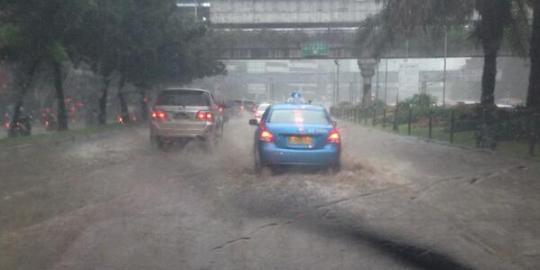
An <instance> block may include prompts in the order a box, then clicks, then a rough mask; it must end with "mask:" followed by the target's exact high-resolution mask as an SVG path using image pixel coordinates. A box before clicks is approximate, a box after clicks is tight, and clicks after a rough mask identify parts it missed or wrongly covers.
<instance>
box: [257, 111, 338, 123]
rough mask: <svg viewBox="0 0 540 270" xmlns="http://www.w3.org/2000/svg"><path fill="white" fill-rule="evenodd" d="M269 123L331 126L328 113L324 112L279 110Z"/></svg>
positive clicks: (271, 116)
mask: <svg viewBox="0 0 540 270" xmlns="http://www.w3.org/2000/svg"><path fill="white" fill-rule="evenodd" d="M267 122H268V123H278V124H320V125H326V124H329V123H330V122H329V120H328V117H327V115H326V112H325V111H323V110H300V109H296V110H293V109H277V110H272V113H271V115H270V117H269V119H268V121H267Z"/></svg>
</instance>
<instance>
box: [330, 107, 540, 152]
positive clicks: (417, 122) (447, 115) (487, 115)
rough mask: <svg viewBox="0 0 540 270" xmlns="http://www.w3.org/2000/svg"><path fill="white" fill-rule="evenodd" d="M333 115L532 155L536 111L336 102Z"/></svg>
mask: <svg viewBox="0 0 540 270" xmlns="http://www.w3.org/2000/svg"><path fill="white" fill-rule="evenodd" d="M331 113H332V115H333V116H334V117H336V118H340V119H343V120H348V121H351V122H354V123H358V124H363V125H369V126H374V127H380V128H383V129H387V130H391V131H394V132H396V133H399V134H407V135H410V136H417V137H423V138H426V139H430V140H431V139H433V140H439V141H446V142H449V143H456V144H461V145H468V146H474V147H478V148H487V149H493V150H495V149H502V150H504V151H510V152H516V153H519V154H526V155H529V156H535V154H536V145H537V141H538V139H539V134H540V113H539V112H534V111H530V110H526V109H524V108H518V109H512V110H502V109H492V110H485V109H482V108H480V107H479V106H458V107H452V108H442V107H435V106H433V107H418V106H417V107H415V106H414V105H410V104H405V105H398V106H378V107H371V108H367V109H366V108H361V107H359V106H352V105H351V106H340V107H333V108H331Z"/></svg>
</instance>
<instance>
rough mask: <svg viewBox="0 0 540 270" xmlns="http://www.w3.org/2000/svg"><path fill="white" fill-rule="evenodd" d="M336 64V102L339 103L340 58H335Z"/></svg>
mask: <svg viewBox="0 0 540 270" xmlns="http://www.w3.org/2000/svg"><path fill="white" fill-rule="evenodd" d="M334 63H335V64H336V104H339V60H337V59H335V60H334Z"/></svg>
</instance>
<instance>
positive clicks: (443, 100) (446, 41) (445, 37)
mask: <svg viewBox="0 0 540 270" xmlns="http://www.w3.org/2000/svg"><path fill="white" fill-rule="evenodd" d="M447 58H448V28H447V27H444V68H443V92H442V95H443V98H442V106H443V108H444V107H446V59H447Z"/></svg>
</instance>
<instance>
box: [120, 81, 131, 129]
mask: <svg viewBox="0 0 540 270" xmlns="http://www.w3.org/2000/svg"><path fill="white" fill-rule="evenodd" d="M125 84H126V79H125V78H124V76H122V77H120V82H118V100H119V101H120V117H121V119H122V123H124V124H127V123H129V120H130V119H129V110H128V105H127V101H126V98H125V96H124V93H122V89H123V88H124V85H125Z"/></svg>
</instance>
